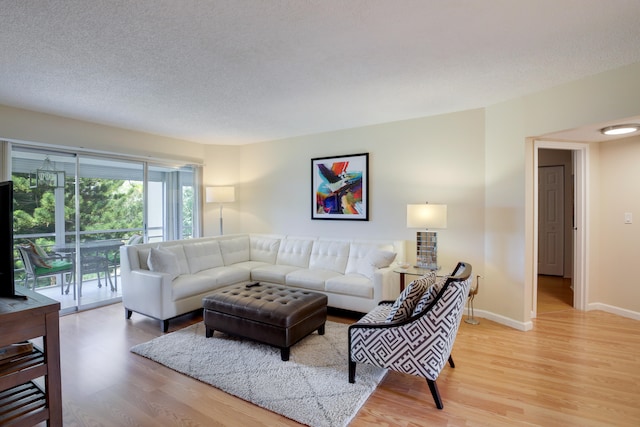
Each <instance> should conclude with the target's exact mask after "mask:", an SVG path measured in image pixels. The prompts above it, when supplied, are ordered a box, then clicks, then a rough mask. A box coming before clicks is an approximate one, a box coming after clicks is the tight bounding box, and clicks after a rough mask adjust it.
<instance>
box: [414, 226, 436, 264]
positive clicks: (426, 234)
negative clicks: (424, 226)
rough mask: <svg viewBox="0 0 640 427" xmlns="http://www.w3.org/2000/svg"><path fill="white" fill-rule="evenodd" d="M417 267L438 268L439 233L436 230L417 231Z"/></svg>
mask: <svg viewBox="0 0 640 427" xmlns="http://www.w3.org/2000/svg"><path fill="white" fill-rule="evenodd" d="M416 268H424V269H429V270H437V269H438V233H436V232H435V231H418V232H417V233H416Z"/></svg>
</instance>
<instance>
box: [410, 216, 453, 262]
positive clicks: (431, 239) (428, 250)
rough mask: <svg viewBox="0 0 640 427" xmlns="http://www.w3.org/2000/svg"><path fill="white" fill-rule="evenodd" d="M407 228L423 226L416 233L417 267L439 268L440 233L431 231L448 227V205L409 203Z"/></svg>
mask: <svg viewBox="0 0 640 427" xmlns="http://www.w3.org/2000/svg"><path fill="white" fill-rule="evenodd" d="M407 228H421V229H424V230H425V231H418V232H417V233H416V255H417V256H416V261H417V262H416V267H417V268H426V269H429V270H437V269H438V268H439V267H438V234H437V233H436V232H435V231H429V230H433V229H439V228H447V205H434V204H429V203H425V204H420V205H407Z"/></svg>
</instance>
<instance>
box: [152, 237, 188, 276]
mask: <svg viewBox="0 0 640 427" xmlns="http://www.w3.org/2000/svg"><path fill="white" fill-rule="evenodd" d="M158 247H159V248H160V246H158ZM162 249H163V250H168V251H171V252H173V254H174V255H175V256H176V258H177V259H178V267H180V274H189V263H188V262H187V256H186V255H185V254H184V248H183V246H182V245H181V244H180V245H173V246H162Z"/></svg>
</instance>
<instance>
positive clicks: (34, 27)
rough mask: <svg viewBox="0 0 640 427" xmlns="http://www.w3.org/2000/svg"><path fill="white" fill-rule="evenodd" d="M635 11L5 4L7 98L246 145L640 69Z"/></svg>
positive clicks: (497, 4)
mask: <svg viewBox="0 0 640 427" xmlns="http://www.w3.org/2000/svg"><path fill="white" fill-rule="evenodd" d="M638 17H640V1H638V0H535V1H525V0H520V1H518V0H482V1H472V0H448V1H444V0H442V1H436V0H415V1H410V0H309V1H303V0H264V1H262V0H227V1H217V0H210V1H204V0H128V1H125V0H44V1H43V0H0V104H4V105H9V106H15V107H19V108H25V109H29V110H35V111H41V112H46V113H51V114H56V115H60V116H66V117H72V118H77V119H81V120H87V121H92V122H97V123H103V124H107V125H112V126H118V127H123V128H128V129H134V130H139V131H144V132H149V133H153V134H158V135H165V136H170V137H175V138H181V139H185V140H191V141H196V142H201V143H208V144H246V143H253V142H259V141H265V140H271V139H278V138H284V137H290V136H298V135H306V134H312V133H319V132H324V131H331V130H338V129H345V128H351V127H358V126H364V125H370V124H376V123H383V122H390V121H396V120H403V119H409V118H415V117H423V116H431V115H435V114H441V113H447V112H452V111H460V110H466V109H471V108H480V107H484V106H488V105H491V104H494V103H497V102H501V101H504V100H507V99H511V98H515V97H518V96H522V95H525V94H528V93H532V92H536V91H539V90H543V89H546V88H549V87H553V86H556V85H559V84H562V83H565V82H568V81H571V80H575V79H578V78H581V77H584V76H588V75H593V74H597V73H599V72H602V71H606V70H609V69H614V68H618V67H621V66H623V65H627V64H631V63H635V62H640V25H639V24H638ZM0 132H1V130H0Z"/></svg>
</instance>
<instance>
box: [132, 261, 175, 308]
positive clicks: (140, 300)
mask: <svg viewBox="0 0 640 427" xmlns="http://www.w3.org/2000/svg"><path fill="white" fill-rule="evenodd" d="M171 294H172V285H171V276H170V275H169V274H167V273H158V272H155V271H149V270H132V271H129V273H128V275H127V280H126V282H125V281H124V280H123V282H122V305H124V307H125V308H126V309H128V310H133V311H135V312H137V313H142V314H145V315H147V316H151V317H155V318H156V319H166V318H167V316H168V315H170V313H169V311H170V306H171V302H172V301H173V298H172V296H171Z"/></svg>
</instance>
